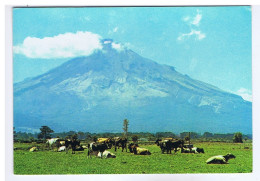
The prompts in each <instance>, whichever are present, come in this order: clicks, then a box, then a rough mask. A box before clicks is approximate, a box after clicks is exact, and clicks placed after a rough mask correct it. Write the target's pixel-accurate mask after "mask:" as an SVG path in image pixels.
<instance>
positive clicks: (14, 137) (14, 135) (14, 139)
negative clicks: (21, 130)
mask: <svg viewBox="0 0 260 181" xmlns="http://www.w3.org/2000/svg"><path fill="white" fill-rule="evenodd" d="M16 138H17V134H16V131H15V127H13V141H16Z"/></svg>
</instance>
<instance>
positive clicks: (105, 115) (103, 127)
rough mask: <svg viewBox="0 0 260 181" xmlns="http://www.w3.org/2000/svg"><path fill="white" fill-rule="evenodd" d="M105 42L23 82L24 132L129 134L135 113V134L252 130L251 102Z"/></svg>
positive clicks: (19, 110)
mask: <svg viewBox="0 0 260 181" xmlns="http://www.w3.org/2000/svg"><path fill="white" fill-rule="evenodd" d="M104 42H105V43H104ZM104 42H103V49H102V50H98V51H95V52H94V53H92V54H91V55H89V56H85V57H77V58H74V59H71V60H69V61H68V62H65V63H64V64H62V65H60V66H59V67H56V68H54V69H52V70H50V71H48V72H47V73H45V74H42V75H40V76H37V77H34V78H30V79H26V80H24V81H22V82H19V83H15V84H14V126H15V127H16V130H23V129H26V130H30V129H37V128H40V127H41V126H42V125H47V126H49V127H51V128H52V129H53V130H54V131H56V132H59V131H70V130H74V131H89V132H122V126H123V120H124V119H125V118H127V119H128V120H129V131H138V132H161V131H173V132H175V133H179V132H182V131H195V132H201V133H203V132H205V131H209V132H218V133H227V132H237V131H241V132H243V133H251V132H252V103H251V102H248V101H245V100H243V99H242V98H241V97H240V96H238V95H235V94H231V93H228V92H225V91H222V90H220V89H219V88H217V87H215V86H213V85H210V84H207V83H204V82H201V81H198V80H194V79H192V78H190V77H189V76H187V75H183V74H181V73H179V72H177V71H176V70H175V68H174V67H172V66H168V65H160V64H158V63H156V62H154V61H152V60H149V59H146V58H144V57H141V56H140V55H138V54H137V53H135V52H133V51H132V50H130V49H127V48H124V49H121V50H117V49H115V48H113V46H112V40H110V41H104Z"/></svg>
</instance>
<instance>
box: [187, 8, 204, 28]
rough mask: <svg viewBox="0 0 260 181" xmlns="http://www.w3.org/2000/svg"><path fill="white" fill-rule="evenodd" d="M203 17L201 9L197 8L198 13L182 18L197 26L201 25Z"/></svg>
mask: <svg viewBox="0 0 260 181" xmlns="http://www.w3.org/2000/svg"><path fill="white" fill-rule="evenodd" d="M201 19H202V14H201V11H199V10H197V14H196V15H195V16H194V17H190V16H185V17H184V18H182V20H183V21H184V22H186V23H187V24H188V25H195V26H199V25H200V21H201Z"/></svg>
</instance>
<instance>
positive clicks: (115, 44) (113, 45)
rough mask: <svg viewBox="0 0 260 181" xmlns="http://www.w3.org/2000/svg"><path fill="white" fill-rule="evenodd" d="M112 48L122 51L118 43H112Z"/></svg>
mask: <svg viewBox="0 0 260 181" xmlns="http://www.w3.org/2000/svg"><path fill="white" fill-rule="evenodd" d="M112 48H114V49H116V50H117V51H122V50H123V49H124V47H123V46H122V45H121V44H120V43H114V42H113V43H112Z"/></svg>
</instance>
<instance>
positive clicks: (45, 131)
mask: <svg viewBox="0 0 260 181" xmlns="http://www.w3.org/2000/svg"><path fill="white" fill-rule="evenodd" d="M40 130H41V132H40V133H39V134H38V138H39V139H49V138H51V133H54V131H53V130H52V129H51V128H49V127H48V126H42V127H41V128H40Z"/></svg>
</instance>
